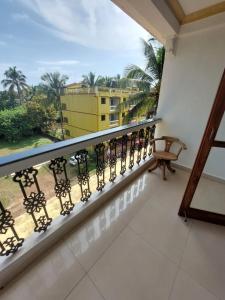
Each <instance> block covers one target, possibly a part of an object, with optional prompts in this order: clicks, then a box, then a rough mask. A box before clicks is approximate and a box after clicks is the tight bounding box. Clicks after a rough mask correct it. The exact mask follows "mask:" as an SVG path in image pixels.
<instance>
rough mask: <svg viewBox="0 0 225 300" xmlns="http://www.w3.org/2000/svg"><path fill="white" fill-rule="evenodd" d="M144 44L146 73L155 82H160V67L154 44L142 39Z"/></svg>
mask: <svg viewBox="0 0 225 300" xmlns="http://www.w3.org/2000/svg"><path fill="white" fill-rule="evenodd" d="M142 43H143V47H144V55H145V58H146V61H147V64H146V67H145V71H148V72H149V73H150V75H151V77H152V78H153V79H154V80H158V79H159V78H160V74H159V65H158V62H157V59H156V54H155V51H154V49H153V47H152V44H151V42H149V43H148V42H146V41H145V40H144V39H142Z"/></svg>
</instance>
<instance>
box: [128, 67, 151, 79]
mask: <svg viewBox="0 0 225 300" xmlns="http://www.w3.org/2000/svg"><path fill="white" fill-rule="evenodd" d="M125 76H126V77H127V78H128V79H137V80H144V81H148V82H150V83H151V82H152V81H153V78H152V77H151V76H150V75H149V74H148V73H146V72H145V71H144V70H142V69H141V68H140V67H138V66H136V65H129V66H127V67H126V68H125Z"/></svg>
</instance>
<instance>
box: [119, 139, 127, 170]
mask: <svg viewBox="0 0 225 300" xmlns="http://www.w3.org/2000/svg"><path fill="white" fill-rule="evenodd" d="M121 141H122V144H121V152H120V153H121V168H120V174H121V175H124V173H125V172H126V169H127V167H126V162H127V141H128V136H127V135H123V136H122V140H121Z"/></svg>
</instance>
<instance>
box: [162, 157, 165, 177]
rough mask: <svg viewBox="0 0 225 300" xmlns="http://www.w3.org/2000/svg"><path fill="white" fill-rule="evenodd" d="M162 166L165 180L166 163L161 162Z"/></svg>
mask: <svg viewBox="0 0 225 300" xmlns="http://www.w3.org/2000/svg"><path fill="white" fill-rule="evenodd" d="M162 166H163V169H162V174H163V180H166V162H165V160H163V161H162Z"/></svg>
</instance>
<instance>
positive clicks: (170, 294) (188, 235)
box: [168, 219, 193, 300]
mask: <svg viewBox="0 0 225 300" xmlns="http://www.w3.org/2000/svg"><path fill="white" fill-rule="evenodd" d="M189 220H190V228H189V231H188V234H187V238H186V241H185V245H184V250H183V253H182V255H181V258H180V261H179V263H178V266H177V267H178V268H177V272H176V275H175V277H174V280H173V283H172V286H171V289H170V293H169V297H168V300H172V299H171V296H172V293H173V289H174V286H175V282H176V280H177V277H178V273H179V271H180V270H181V262H182V259H183V257H184V252H185V249H186V246H187V243H188V240H189V237H190V233H191V228H192V225H193V222H192V220H191V219H189Z"/></svg>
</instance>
